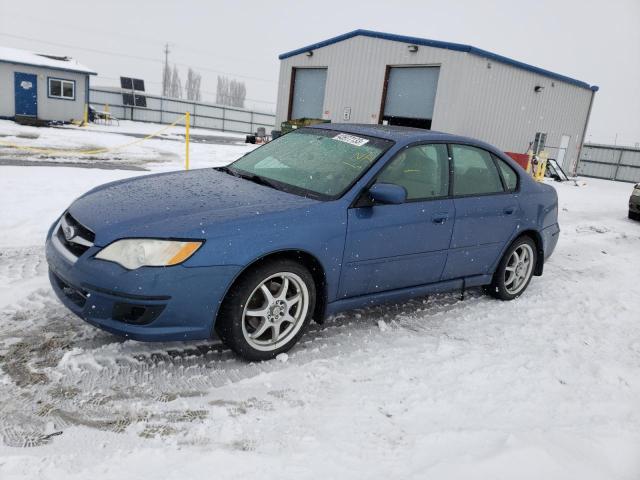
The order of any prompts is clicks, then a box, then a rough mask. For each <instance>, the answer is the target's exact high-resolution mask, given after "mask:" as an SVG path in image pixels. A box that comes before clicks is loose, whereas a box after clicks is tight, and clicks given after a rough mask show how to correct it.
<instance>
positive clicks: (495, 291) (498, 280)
mask: <svg viewBox="0 0 640 480" xmlns="http://www.w3.org/2000/svg"><path fill="white" fill-rule="evenodd" d="M526 246H528V248H529V250H527V251H528V252H530V255H531V259H530V262H531V268H530V269H528V274H527V276H526V278H525V279H524V283H522V284H520V285H519V286H518V287H517V289H516V290H517V291H514V288H511V289H510V288H508V287H507V285H505V281H506V279H507V276H506V270H507V267H508V266H509V261H510V259H511V258H512V255H513V252H514V251H516V250H519V249H520V250H522V249H524V248H526ZM537 261H538V251H537V248H536V244H535V243H534V241H533V240H532V239H531V237H528V236H522V237H520V238H517V239H516V240H515V241H514V242H513V243H512V244H511V245H510V246H509V248H508V249H507V251H506V252H505V253H504V255H503V256H502V259H501V260H500V263H499V264H498V268H496V271H495V273H494V274H493V281H492V282H491V284H490V285H487V286H486V287H485V288H484V290H485V292H487V293H488V294H489V295H491V296H492V297H494V298H497V299H499V300H513V299H514V298H518V297H519V296H520V295H522V293H523V292H524V291H525V290H526V289H527V287H528V286H529V283H530V282H531V279H532V278H533V273H534V271H535V267H536V262H537Z"/></svg>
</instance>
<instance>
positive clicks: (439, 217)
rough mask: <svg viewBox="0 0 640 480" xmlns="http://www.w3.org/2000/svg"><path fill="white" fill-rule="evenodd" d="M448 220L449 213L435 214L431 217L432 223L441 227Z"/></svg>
mask: <svg viewBox="0 0 640 480" xmlns="http://www.w3.org/2000/svg"><path fill="white" fill-rule="evenodd" d="M448 219H449V214H448V213H434V214H433V216H432V217H431V221H432V222H433V223H437V224H439V225H441V224H443V223H445V222H446V221H447V220H448Z"/></svg>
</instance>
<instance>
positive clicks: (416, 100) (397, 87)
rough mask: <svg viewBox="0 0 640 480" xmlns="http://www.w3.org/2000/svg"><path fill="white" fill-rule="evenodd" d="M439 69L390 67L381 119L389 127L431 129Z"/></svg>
mask: <svg viewBox="0 0 640 480" xmlns="http://www.w3.org/2000/svg"><path fill="white" fill-rule="evenodd" d="M439 75H440V67H391V68H389V70H388V73H387V83H386V96H385V102H384V107H383V108H384V109H383V115H382V120H384V121H385V123H387V124H389V125H404V126H407V127H419V128H431V120H432V119H433V106H434V104H435V101H436V89H437V87H438V76H439Z"/></svg>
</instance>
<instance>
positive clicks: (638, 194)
mask: <svg viewBox="0 0 640 480" xmlns="http://www.w3.org/2000/svg"><path fill="white" fill-rule="evenodd" d="M629 218H630V219H632V220H640V183H637V184H636V186H635V187H633V192H631V196H630V197H629Z"/></svg>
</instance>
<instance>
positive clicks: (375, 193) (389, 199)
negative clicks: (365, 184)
mask: <svg viewBox="0 0 640 480" xmlns="http://www.w3.org/2000/svg"><path fill="white" fill-rule="evenodd" d="M369 196H370V197H371V199H372V200H373V201H374V202H376V203H388V204H391V205H399V204H401V203H404V202H406V201H407V191H406V190H405V188H404V187H401V186H400V185H395V184H393V183H376V184H374V185H373V186H372V187H371V188H370V189H369Z"/></svg>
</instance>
